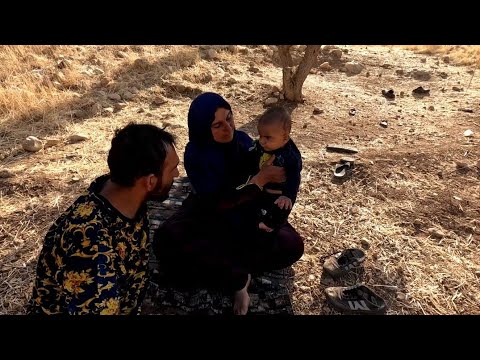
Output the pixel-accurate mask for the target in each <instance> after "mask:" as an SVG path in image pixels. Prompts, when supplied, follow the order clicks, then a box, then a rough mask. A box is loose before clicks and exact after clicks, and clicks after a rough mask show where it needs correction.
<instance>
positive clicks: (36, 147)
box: [22, 136, 43, 152]
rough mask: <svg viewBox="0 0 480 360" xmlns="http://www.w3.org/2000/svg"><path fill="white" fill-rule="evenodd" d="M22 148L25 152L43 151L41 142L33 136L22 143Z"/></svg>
mask: <svg viewBox="0 0 480 360" xmlns="http://www.w3.org/2000/svg"><path fill="white" fill-rule="evenodd" d="M22 147H23V149H24V150H26V151H30V152H37V151H40V150H41V149H43V143H42V141H41V140H40V139H39V138H37V137H35V136H28V137H27V138H26V139H25V140H24V141H23V143H22Z"/></svg>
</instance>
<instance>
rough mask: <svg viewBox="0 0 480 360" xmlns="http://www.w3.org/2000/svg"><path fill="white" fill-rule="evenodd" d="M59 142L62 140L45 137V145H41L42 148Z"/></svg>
mask: <svg viewBox="0 0 480 360" xmlns="http://www.w3.org/2000/svg"><path fill="white" fill-rule="evenodd" d="M61 142H62V140H60V139H47V140H46V142H45V145H44V146H43V147H44V149H47V148H49V147H52V146H55V145H58V144H60V143H61Z"/></svg>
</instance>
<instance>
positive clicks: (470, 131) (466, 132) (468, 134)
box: [463, 129, 474, 137]
mask: <svg viewBox="0 0 480 360" xmlns="http://www.w3.org/2000/svg"><path fill="white" fill-rule="evenodd" d="M473 134H474V133H473V131H472V130H470V129H468V130H465V132H464V133H463V136H465V137H472V136H473Z"/></svg>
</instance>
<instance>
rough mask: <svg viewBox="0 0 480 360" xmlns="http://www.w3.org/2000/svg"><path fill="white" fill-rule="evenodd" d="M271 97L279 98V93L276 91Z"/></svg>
mask: <svg viewBox="0 0 480 360" xmlns="http://www.w3.org/2000/svg"><path fill="white" fill-rule="evenodd" d="M272 95H273V96H275V97H277V98H278V97H279V96H280V93H279V92H278V91H275V92H274V93H273V94H272Z"/></svg>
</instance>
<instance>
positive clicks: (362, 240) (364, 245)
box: [360, 238, 370, 250]
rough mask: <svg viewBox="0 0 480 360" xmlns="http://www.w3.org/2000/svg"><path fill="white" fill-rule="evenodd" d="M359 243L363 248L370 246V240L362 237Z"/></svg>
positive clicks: (366, 248)
mask: <svg viewBox="0 0 480 360" xmlns="http://www.w3.org/2000/svg"><path fill="white" fill-rule="evenodd" d="M360 244H361V245H362V247H363V248H364V249H365V250H368V249H369V248H370V240H368V239H367V238H362V239H361V240H360Z"/></svg>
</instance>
